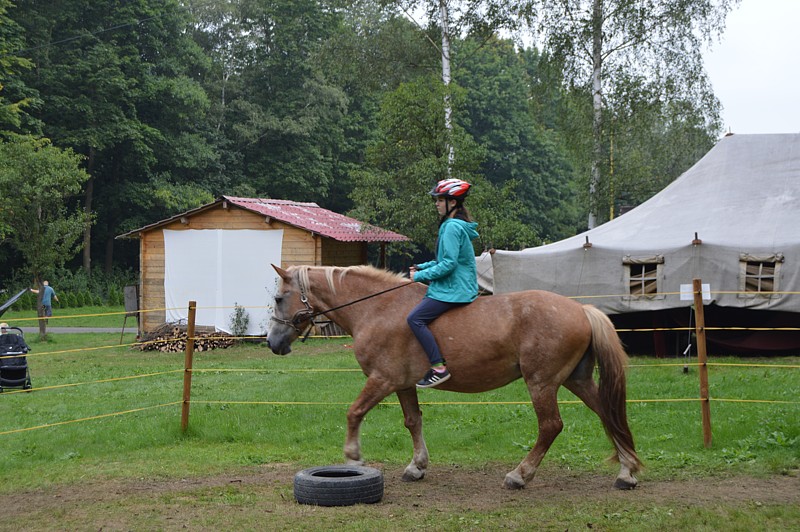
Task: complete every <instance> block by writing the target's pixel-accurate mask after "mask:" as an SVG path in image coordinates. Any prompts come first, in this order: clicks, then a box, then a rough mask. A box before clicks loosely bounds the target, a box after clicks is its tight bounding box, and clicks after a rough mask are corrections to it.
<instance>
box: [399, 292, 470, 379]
mask: <svg viewBox="0 0 800 532" xmlns="http://www.w3.org/2000/svg"><path fill="white" fill-rule="evenodd" d="M465 304H466V303H445V302H444V301H437V300H436V299H431V298H429V297H424V298H422V301H420V302H419V304H418V305H417V306H416V307H414V310H412V311H411V312H410V313H409V314H408V318H406V321H407V322H408V326H409V327H411V332H413V333H414V336H416V337H417V340H419V343H420V344H422V349H424V350H425V354H427V355H428V360H430V362H431V366H433V365H434V364H441V363H443V362H444V359H443V358H442V353H441V352H440V351H439V345H438V344H437V343H436V338H434V337H433V333H432V332H431V331H430V329H428V324H429V323H430V322H432V321H433V320H435V319H436V318H438V317H439V316H441V315H442V314H444V313H445V312H447V311H448V310H450V309H451V308H455V307H460V306H462V305H465Z"/></svg>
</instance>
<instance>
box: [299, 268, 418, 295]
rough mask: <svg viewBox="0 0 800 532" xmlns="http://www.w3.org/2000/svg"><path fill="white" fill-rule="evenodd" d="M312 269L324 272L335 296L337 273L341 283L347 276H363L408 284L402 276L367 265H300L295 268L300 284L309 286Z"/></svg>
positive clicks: (407, 280)
mask: <svg viewBox="0 0 800 532" xmlns="http://www.w3.org/2000/svg"><path fill="white" fill-rule="evenodd" d="M311 268H314V269H319V270H322V271H324V272H325V279H326V280H327V282H328V288H330V290H331V291H332V292H333V293H334V294H335V293H336V285H335V284H334V276H335V274H336V273H338V274H339V275H338V278H339V282H340V283H341V282H342V280H343V279H344V278H345V276H347V275H363V276H364V277H368V278H370V279H375V280H377V281H384V282H395V283H396V282H398V281H406V282H410V280H409V279H408V278H406V277H403V275H401V274H399V273H395V272H390V271H389V270H382V269H380V268H376V267H374V266H369V265H359V266H348V267H342V266H308V265H302V266H298V267H297V270H298V271H297V275H298V276H299V280H300V283H301V284H302V285H304V286H309V279H308V270H309V269H311Z"/></svg>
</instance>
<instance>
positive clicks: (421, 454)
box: [397, 388, 428, 481]
mask: <svg viewBox="0 0 800 532" xmlns="http://www.w3.org/2000/svg"><path fill="white" fill-rule="evenodd" d="M397 398H398V399H399V400H400V406H401V407H402V408H403V416H404V417H405V425H406V428H407V429H408V432H410V433H411V441H412V442H413V443H414V457H413V458H412V460H411V463H410V464H408V466H406V470H405V472H403V480H406V481H413V480H420V479H422V477H424V476H425V471H426V470H427V469H428V447H427V446H426V445H425V438H423V437H422V411H421V410H420V408H419V400H418V398H417V390H416V388H408V389H405V390H399V391H398V392H397Z"/></svg>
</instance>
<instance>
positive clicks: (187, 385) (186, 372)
mask: <svg viewBox="0 0 800 532" xmlns="http://www.w3.org/2000/svg"><path fill="white" fill-rule="evenodd" d="M196 312H197V302H196V301H189V324H188V326H187V328H186V356H185V357H184V362H183V408H182V409H181V431H183V432H186V429H188V428H189V399H190V398H191V395H192V358H193V357H194V321H195V314H196Z"/></svg>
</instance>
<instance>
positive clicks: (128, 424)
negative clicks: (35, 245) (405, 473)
mask: <svg viewBox="0 0 800 532" xmlns="http://www.w3.org/2000/svg"><path fill="white" fill-rule="evenodd" d="M349 341H350V339H349V338H338V339H310V340H309V341H308V342H306V343H300V342H298V343H296V345H295V351H294V352H293V353H292V354H291V355H289V356H286V357H278V356H275V355H273V354H272V353H271V352H270V351H269V350H268V349H267V348H266V347H265V346H264V345H263V344H243V345H240V346H237V347H234V348H230V349H221V350H215V351H211V352H201V353H196V356H195V360H194V371H193V372H192V373H191V377H192V387H191V402H190V416H189V426H188V430H187V432H186V433H183V432H182V431H181V428H180V427H181V423H180V422H181V406H182V405H181V402H182V393H183V383H184V375H185V372H184V371H183V364H184V355H183V353H171V354H167V353H161V352H142V351H139V350H138V349H135V348H134V347H133V344H134V337H133V335H132V334H125V335H124V337H123V338H122V345H120V335H119V334H87V333H84V334H53V335H50V337H49V339H48V341H45V342H39V341H38V339H32V338H29V343H30V344H31V347H32V352H31V353H30V355H29V357H28V363H29V367H30V371H31V376H32V379H33V384H34V388H35V389H34V391H33V392H32V393H19V392H16V391H12V392H6V393H3V394H2V396H0V451H1V452H0V478H2V482H1V483H0V486H1V487H0V492H2V493H5V494H13V493H18V492H20V491H25V492H29V493H37V492H42V493H46V492H48V490H54V489H63V488H64V487H69V486H72V487H74V489H79V486H86V485H87V483H88V485H91V484H92V483H103V482H110V481H114V482H137V481H141V479H161V480H164V479H186V478H207V477H212V476H215V475H220V474H229V473H230V472H232V471H241V472H243V473H244V472H245V471H252V470H253V468H256V470H258V468H269V467H271V466H272V465H274V464H289V466H290V467H289V469H291V470H299V469H302V468H305V467H310V466H313V465H321V464H329V463H341V462H342V459H343V456H342V450H341V448H342V444H343V440H344V434H345V412H346V410H347V406H348V405H349V403H350V402H351V401H352V400H353V399H354V398H355V397H356V396H357V394H358V392H359V390H360V389H361V387H362V386H363V384H364V380H365V377H364V376H363V374H362V373H361V372H360V370H359V369H358V367H357V365H356V362H355V359H354V357H353V354H352V350H351V348H350V346H349V344H348V342H349ZM711 362H712V363H713V365H712V366H711V367H710V369H709V372H710V377H709V381H710V394H711V397H712V401H711V417H712V428H713V445H712V447H711V448H709V449H706V448H705V447H704V446H703V434H702V426H701V419H700V403H699V401H698V400H697V398H698V396H699V383H698V375H697V368H696V367H695V366H693V365H691V366H690V367H689V371H688V373H685V372H684V368H683V361H682V360H670V359H666V360H665V359H660V360H659V359H654V358H649V357H636V356H634V357H632V359H631V368H630V369H629V376H628V379H629V380H628V396H629V399H630V403H629V404H628V415H629V421H630V425H631V429H632V431H633V433H634V437H635V439H636V444H637V449H638V451H639V454H640V457H641V458H642V460H643V461H644V463H645V464H646V469H645V470H644V471H643V472H642V473H640V474H639V478H640V481H641V483H642V486H643V487H644V486H647V483H648V482H649V483H651V485H656V484H657V483H658V482H668V481H675V480H685V481H692V482H695V481H699V484H698V486H697V488H698V489H702V479H703V478H715V479H718V478H720V477H731V478H738V477H742V478H758V479H769V478H771V477H772V478H786V477H789V478H794V479H795V480H797V482H798V484H800V480H798V479H797V475H798V467H800V466H799V464H800V423H798V422H797V420H798V419H800V404H798V403H799V402H800V373H798V368H797V367H798V366H799V365H800V358H798V357H782V358H766V357H765V358H759V357H756V358H747V359H737V358H731V357H712V359H711ZM742 363H747V364H751V365H752V366H747V367H746V366H739V365H732V364H742ZM560 400H561V402H562V405H561V414H562V418H563V420H564V430H563V432H562V433H561V435H560V436H559V437H558V438H557V439H556V441H555V443H554V445H553V446H552V448H551V449H550V451H549V453H548V454H547V456H546V457H545V459H544V463H543V468H545V469H546V470H547V471H548V475H551V476H552V475H554V474H555V475H556V476H558V475H559V474H566V475H589V476H598V475H599V476H602V477H607V480H608V483H607V484H608V486H610V485H611V483H612V482H613V479H614V476H615V475H616V467H615V466H614V465H610V464H608V463H607V462H606V460H605V459H606V458H607V457H608V456H609V455H610V452H611V446H610V444H609V442H608V440H607V439H606V437H605V435H604V433H603V430H602V427H601V425H600V422H599V420H598V419H597V417H596V416H595V415H594V414H593V413H592V412H590V411H589V410H588V409H587V408H586V407H585V406H584V405H582V404H576V399H575V397H574V396H572V395H571V394H570V393H569V392H567V391H565V390H562V393H561V395H560ZM420 401H421V402H422V403H423V410H424V422H425V427H424V430H425V436H426V440H427V443H428V448H429V451H430V453H431V472H434V471H435V470H436V468H437V467H442V468H447V467H457V468H463V469H465V470H467V471H475V474H476V475H479V474H480V471H482V470H484V469H485V468H487V467H491V468H495V467H499V468H500V469H502V470H510V469H511V468H513V467H514V466H515V465H516V464H517V463H518V462H519V461H520V460H521V459H522V458H523V456H524V455H525V453H526V452H527V451H528V450H529V448H530V446H531V445H532V444H533V442H534V441H535V437H536V418H535V415H534V412H533V409H532V407H531V406H530V400H529V397H528V395H527V391H526V389H525V386H524V383H522V382H521V381H518V382H515V383H513V384H511V385H509V386H506V387H505V388H502V389H500V390H496V391H493V392H489V393H484V394H474V395H459V394H452V393H447V392H441V391H436V390H423V391H421V392H420ZM361 440H362V446H363V452H364V455H365V456H364V457H365V460H367V462H368V463H371V464H379V465H380V466H381V467H383V468H386V469H387V470H397V469H399V470H402V467H403V466H404V464H406V463H408V461H409V460H410V459H411V452H412V447H411V442H410V438H409V435H408V432H407V431H406V429H405V428H404V427H403V420H402V413H401V410H400V407H399V406H398V404H397V401H396V398H395V397H394V396H390V397H388V398H387V399H386V400H385V401H384V403H383V404H381V405H380V406H378V407H377V408H375V409H374V410H373V411H372V412H370V413H369V415H368V416H367V419H366V421H365V423H364V425H363V427H362V435H361ZM284 480H285V482H283V483H282V484H281V486H280V487H279V488H276V489H275V490H274V491H275V494H276V495H275V496H276V497H277V500H278V502H274V504H275V505H276V508H277V509H273V510H272V511H273V512H278V513H279V514H280V515H282V516H283V518H284V519H285V521H282V522H285V523H286V524H287V526H288V525H291V524H292V523H295V524H296V523H300V522H301V521H296V520H295V519H300V517H298V512H299V510H298V506H299V505H297V504H296V503H295V502H294V501H293V500H292V497H291V482H292V479H291V477H290V476H289V477H288V478H285V479H284ZM423 482H425V481H423ZM501 482H502V477H499V478H492V479H491V480H490V481H488V482H487V486H486V489H491V490H498V489H500V488H499V486H500V483H501ZM790 485H795V484H790ZM401 486H410V487H409V488H408V489H413V484H412V485H408V484H402V485H401ZM243 489H244V487H243ZM403 489H405V488H403ZM453 489H454V490H457V489H458V487H457V486H454V487H453ZM644 489H646V488H644ZM795 489H796V490H800V488H795ZM526 491H527V490H526ZM789 495H790V498H791V497H792V496H794V498H795V499H794V500H796V499H797V493H795V494H791V493H790V494H789ZM631 500H634V499H631ZM237 501H238V499H237V498H236V497H232V498H231V501H230V504H232V505H233V506H235V507H237V508H238V509H240V510H241V507H242V506H243V507H244V508H245V509H247V508H250V506H251V505H250V504H249V503H243V502H242V501H238V502H237ZM281 501H282V502H281ZM198 504H199V503H198ZM209 504H213V505H219V504H220V502H219V500H218V499H214V502H213V503H209ZM226 504H227V503H226ZM265 504H266V503H265ZM271 504H272V503H271ZM509 504H510V503H509ZM604 504H607V502H605V503H604V502H602V501H600V502H597V503H593V504H592V505H590V506H591V507H590V508H589V509H583V510H581V512H584V513H585V512H589V514H590V515H595V514H596V515H601V514H603V512H608V511H609V510H608V508H605V509H604V506H603V505H604ZM648 504H652V503H648ZM152 505H154V508H151V510H150V511H152V512H156V513H158V512H159V510H158V506H159V503H158V500H156V501H154V502H153V503H152ZM664 505H665V506H664V508H662V509H663V514H662V512H661V510H659V511H658V512H650V513H647V512H645V513H641V516H640V517H639V516H638V514H636V513H634V514H635V516H634V517H635V518H633V520H631V519H629V518H630V517H631V516H628V519H626V520H625V521H624V522H625V526H623V527H622V528H625V527H627V526H630V527H631V528H630V529H636V527H646V528H647V527H662V526H665V524H668V523H672V524H675V523H678V522H679V521H670V519H671V518H669V517H668V516H669V512H670V511H674V508H673V506H674V503H670V502H669V501H667V502H665V503H664ZM201 506H202V505H201ZM223 506H224V505H223ZM379 506H380V504H379V505H376V506H374V507H369V508H372V509H373V512H374V513H372V514H370V515H367V516H363V519H366V521H363V524H364V527H363V528H360V525H357V523H356V522H355V521H352V516H353V515H356V514H357V515H362V514H363V513H364V512H365V509H364V508H363V507H361V508H360V509H358V510H357V509H355V508H351V509H338V510H339V511H340V512H343V513H342V514H341V515H344V516H351V517H350V518H348V519H345V521H344V522H346V523H347V526H344V528H346V529H364V530H367V529H374V528H377V527H384V528H389V529H394V528H396V526H395V525H397V526H399V527H405V526H406V525H408V526H413V524H414V522H415V521H414V518H413V515H415V514H416V513H417V512H422V511H423V510H424V505H423V506H422V507H419V506H415V505H413V504H411V505H410V506H412V507H411V508H407V509H406V511H407V513H408V515H407V520H404V519H405V518H404V519H400V520H399V521H398V520H393V519H392V518H390V517H387V516H386V515H385V512H382V511H378V510H377V507H379ZM512 506H513V505H512ZM612 506H613V505H612ZM737 506H738V505H737V504H733V503H730V504H728V503H725V502H724V501H723V502H722V503H721V506H720V508H722V511H721V516H720V515H716V514H714V512H717V511H715V510H712V509H710V508H709V509H708V510H707V512H709V513H708V514H706V513H705V512H706V511H705V510H704V511H703V512H701V513H700V515H697V516H696V519H699V520H701V521H704V522H705V521H708V522H709V523H710V524H709V525H708V526H707V527H706V528H703V527H699V528H701V529H709V530H711V529H716V528H715V527H714V523H715V522H716V523H718V524H725V523H733V522H737V519H739V520H740V517H737V512H738V511H739V510H737V509H736V508H737ZM769 506H770V508H772V510H771V511H770V512H767V513H766V514H765V515H762V516H760V517H759V516H758V514H757V516H756V517H757V518H756V520H755V522H753V521H752V519H753V516H750V517H749V518H748V519H747V520H746V522H747V523H748V526H750V525H753V526H766V527H769V528H773V529H774V528H776V527H777V528H778V529H780V528H781V527H782V526H783V525H784V524H785V523H787V522H790V521H792V520H794V522H795V524H796V523H797V522H798V521H797V519H799V518H800V514H798V510H797V505H796V504H770V505H769ZM257 507H258V505H257V504H256V505H255V506H254V507H253V508H252V516H251V518H252V521H249V520H248V519H249V518H245V520H244V521H242V522H241V523H240V524H241V526H242V527H243V528H245V529H247V528H249V527H250V526H253V527H254V528H253V529H257V528H259V527H257V526H256V524H257V523H259V521H258V520H257V515H258V508H257ZM504 507H505V506H502V505H501V508H500V510H498V511H500V513H499V514H497V515H495V517H491V516H492V515H494V514H493V513H492V511H489V512H488V513H489V517H487V516H483V517H482V518H481V519H480V520H479V521H480V524H481V526H480V527H475V528H476V529H477V528H485V527H488V528H492V527H493V526H497V527H500V526H506V525H507V524H508V523H512V522H516V521H514V520H513V519H512V520H511V521H509V520H508V519H509V517H508V515H505V517H503V515H504V514H503V512H502V508H504ZM667 507H669V508H672V510H669V511H668V509H669V508H667ZM115 508H117V509H116V510H113V511H114V512H118V518H119V522H120V523H124V525H120V526H121V527H122V528H126V527H128V528H130V527H132V528H133V529H136V528H137V526H135V525H133V524H131V523H133V521H129V520H128V518H127V517H126V515H127V513H128V512H129V510H130V508H128V507H127V506H126V505H125V504H124V503H122V502H120V503H118V504H117V505H116V506H115ZM659 508H660V506H659ZM506 509H507V510H508V512H511V513H513V512H514V511H515V510H513V509H512V508H511V507H508V508H506ZM203 511H209V512H210V510H209V509H205V510H203ZM520 511H522V510H520ZM528 511H533V510H532V509H528ZM536 511H537V512H538V511H544V509H541V508H540V509H537V510H536ZM250 512H251V511H250V510H245V513H248V514H249V513H250ZM348 512H350V513H348ZM352 512H355V514H354V513H352ZM201 513H203V512H201ZM284 513H285V514H286V515H284ZM302 513H303V512H300V514H302ZM445 513H446V512H445ZM458 513H459V510H458V508H453V512H452V514H448V520H447V522H448V523H450V525H452V526H451V528H452V529H462V528H470V527H469V526H467V527H462V526H460V525H463V524H464V523H463V522H460V521H459V520H458V519H457V517H458ZM495 513H496V512H495ZM717 513H719V512H717ZM712 514H714V515H716V517H713V516H712ZM647 515H649V517H646V516H647ZM687 515H688V514H686V515H682V519H688V517H687ZM409 516H410V517H409ZM665 516H667V517H665ZM162 517H163V516H162ZM334 517H335V514H325V519H323V520H322V521H320V526H321V527H322V528H339V527H338V526H335V524H336V523H337V522H339V521H337V520H336V519H334ZM584 517H585V516H584V515H582V514H581V515H577V514H576V515H574V516H570V515H568V514H564V513H563V512H561V513H558V515H556V516H555V517H551V520H550V521H548V523H553V524H554V527H555V528H561V529H564V528H569V527H570V526H572V527H575V526H583V527H585V526H586V524H587V522H594V523H595V524H596V525H597V524H603V526H605V527H607V528H609V529H614V528H615V525H614V522H613V521H614V520H613V519H612V520H608V519H606V520H605V521H603V520H601V521H597V520H594V521H592V519H589V520H588V521H587V520H586V519H585V518H584ZM63 519H64V520H63V521H47V522H48V523H50V524H53V523H62V524H63V523H69V522H71V519H73V518H72V517H68V516H63ZM154 519H155V518H154ZM329 519H333V520H332V521H331V520H329ZM692 519H694V518H692ZM715 519H716V521H715ZM214 522H215V521H214V520H213V519H211V520H210V521H198V522H195V526H196V527H197V528H205V526H206V525H208V526H211V524H212V523H214ZM425 522H426V523H428V521H425ZM435 522H436V521H435V520H434V521H431V522H430V525H431V526H432V527H433V526H434V524H435ZM689 522H691V519H690V521H689ZM148 523H150V525H147V524H143V529H151V528H149V527H155V528H170V527H169V526H166V525H164V523H165V521H162V520H158V519H156V520H154V521H148ZM159 523H160V524H159ZM203 523H206V525H204V524H203ZM248 523H250V525H248ZM459 523H460V525H459ZM95 524H96V523H95ZM579 524H580V525H579ZM562 525H564V526H563V528H562ZM309 526H310V525H309ZM603 526H601V527H600V528H603ZM681 526H684V525H681ZM0 528H2V527H0ZM88 528H91V527H88ZM112 528H113V526H112ZM190 528H191V527H190ZM443 528H445V529H446V528H448V526H445V527H443ZM534 528H535V527H534ZM640 529H641V528H640Z"/></svg>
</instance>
